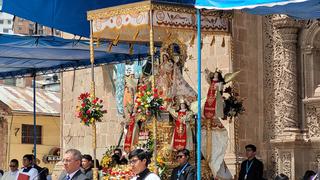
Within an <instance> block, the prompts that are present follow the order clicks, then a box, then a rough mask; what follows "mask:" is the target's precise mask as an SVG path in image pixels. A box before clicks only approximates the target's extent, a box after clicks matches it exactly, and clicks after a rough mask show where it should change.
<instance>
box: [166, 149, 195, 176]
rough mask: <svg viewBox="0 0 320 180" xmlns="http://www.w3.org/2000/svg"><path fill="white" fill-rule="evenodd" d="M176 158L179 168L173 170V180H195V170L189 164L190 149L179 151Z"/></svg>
mask: <svg viewBox="0 0 320 180" xmlns="http://www.w3.org/2000/svg"><path fill="white" fill-rule="evenodd" d="M176 158H177V161H178V163H179V166H178V167H176V168H174V169H173V171H172V173H171V180H194V179H195V178H196V176H195V174H196V173H195V169H194V167H193V166H192V165H191V164H190V163H189V162H188V161H189V159H190V151H189V150H188V149H181V150H179V151H178V153H177V156H176Z"/></svg>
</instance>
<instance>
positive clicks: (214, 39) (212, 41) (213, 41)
mask: <svg viewBox="0 0 320 180" xmlns="http://www.w3.org/2000/svg"><path fill="white" fill-rule="evenodd" d="M215 42H216V37H215V36H214V35H213V36H212V40H211V43H210V46H213V44H214V43H215Z"/></svg>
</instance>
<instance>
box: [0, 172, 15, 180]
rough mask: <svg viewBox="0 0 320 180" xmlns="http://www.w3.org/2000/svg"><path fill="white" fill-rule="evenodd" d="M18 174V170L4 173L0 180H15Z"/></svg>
mask: <svg viewBox="0 0 320 180" xmlns="http://www.w3.org/2000/svg"><path fill="white" fill-rule="evenodd" d="M18 174H19V170H16V171H13V172H12V171H8V172H5V173H4V174H3V176H2V178H1V180H16V179H17V177H18Z"/></svg>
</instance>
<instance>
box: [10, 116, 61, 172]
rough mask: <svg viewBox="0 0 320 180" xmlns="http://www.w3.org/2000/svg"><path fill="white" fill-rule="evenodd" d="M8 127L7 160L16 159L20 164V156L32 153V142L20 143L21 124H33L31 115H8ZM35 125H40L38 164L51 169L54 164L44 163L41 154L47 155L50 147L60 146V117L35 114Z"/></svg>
mask: <svg viewBox="0 0 320 180" xmlns="http://www.w3.org/2000/svg"><path fill="white" fill-rule="evenodd" d="M7 119H8V127H9V134H10V137H9V142H10V143H9V144H10V145H9V147H8V153H9V160H10V159H14V158H15V159H18V161H19V164H20V167H21V166H22V157H23V155H25V154H33V144H21V132H22V124H28V125H33V116H32V114H30V115H19V114H15V115H13V117H11V116H8V117H7ZM37 125H41V126H42V144H40V145H37V158H38V159H39V160H40V164H39V166H41V167H47V168H48V169H49V171H51V170H52V169H53V167H54V164H45V163H44V162H43V161H42V158H43V156H45V155H48V154H49V151H50V150H51V149H52V148H55V147H60V138H59V132H60V117H54V116H37Z"/></svg>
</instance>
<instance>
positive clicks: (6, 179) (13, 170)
mask: <svg viewBox="0 0 320 180" xmlns="http://www.w3.org/2000/svg"><path fill="white" fill-rule="evenodd" d="M9 167H10V170H9V171H8V172H5V173H4V175H3V176H2V178H1V180H16V179H17V177H18V174H19V170H18V167H19V162H18V160H16V159H12V160H11V161H10V164H9Z"/></svg>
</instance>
